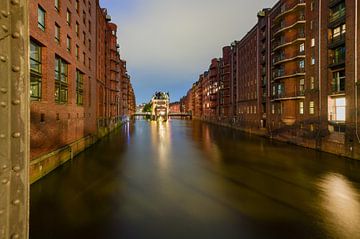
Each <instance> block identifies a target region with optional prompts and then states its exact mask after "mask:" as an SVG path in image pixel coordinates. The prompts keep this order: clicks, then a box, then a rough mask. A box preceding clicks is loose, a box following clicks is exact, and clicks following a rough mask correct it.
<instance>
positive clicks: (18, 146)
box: [0, 0, 30, 239]
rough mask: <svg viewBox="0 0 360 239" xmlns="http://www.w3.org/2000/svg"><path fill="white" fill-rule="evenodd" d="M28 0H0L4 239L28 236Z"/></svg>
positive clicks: (0, 227) (0, 216)
mask: <svg viewBox="0 0 360 239" xmlns="http://www.w3.org/2000/svg"><path fill="white" fill-rule="evenodd" d="M28 48H29V27H28V0H1V1H0V239H3V238H4V239H5V238H6V239H8V238H28V229H29V226H28V225H29V220H28V218H29V179H28V178H29V172H28V171H29V168H28V163H29V148H30V144H29V142H30V130H29V125H30V121H29V110H30V104H29V101H30V99H29V66H28V63H29V60H28V59H29V56H28V55H29V54H28Z"/></svg>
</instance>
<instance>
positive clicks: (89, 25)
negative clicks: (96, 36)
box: [88, 21, 91, 33]
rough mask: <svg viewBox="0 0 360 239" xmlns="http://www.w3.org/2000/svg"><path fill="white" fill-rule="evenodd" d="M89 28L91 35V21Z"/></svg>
mask: <svg viewBox="0 0 360 239" xmlns="http://www.w3.org/2000/svg"><path fill="white" fill-rule="evenodd" d="M88 27H89V33H91V21H89V24H88Z"/></svg>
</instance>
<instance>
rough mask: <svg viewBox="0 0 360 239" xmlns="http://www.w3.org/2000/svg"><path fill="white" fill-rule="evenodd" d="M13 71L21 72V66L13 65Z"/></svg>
mask: <svg viewBox="0 0 360 239" xmlns="http://www.w3.org/2000/svg"><path fill="white" fill-rule="evenodd" d="M12 70H13V72H19V71H20V67H19V66H13V67H12Z"/></svg>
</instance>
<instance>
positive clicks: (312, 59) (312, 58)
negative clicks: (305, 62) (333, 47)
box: [311, 57, 315, 65]
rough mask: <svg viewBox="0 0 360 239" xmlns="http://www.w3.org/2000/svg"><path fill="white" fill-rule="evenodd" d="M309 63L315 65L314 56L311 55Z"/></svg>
mask: <svg viewBox="0 0 360 239" xmlns="http://www.w3.org/2000/svg"><path fill="white" fill-rule="evenodd" d="M311 65H315V58H314V57H311Z"/></svg>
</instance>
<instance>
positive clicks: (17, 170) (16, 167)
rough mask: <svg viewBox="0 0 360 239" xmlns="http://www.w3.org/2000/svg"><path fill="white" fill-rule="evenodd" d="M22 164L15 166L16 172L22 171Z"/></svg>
mask: <svg viewBox="0 0 360 239" xmlns="http://www.w3.org/2000/svg"><path fill="white" fill-rule="evenodd" d="M20 169H21V168H20V166H15V167H13V170H14V171H15V172H19V171H20Z"/></svg>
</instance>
